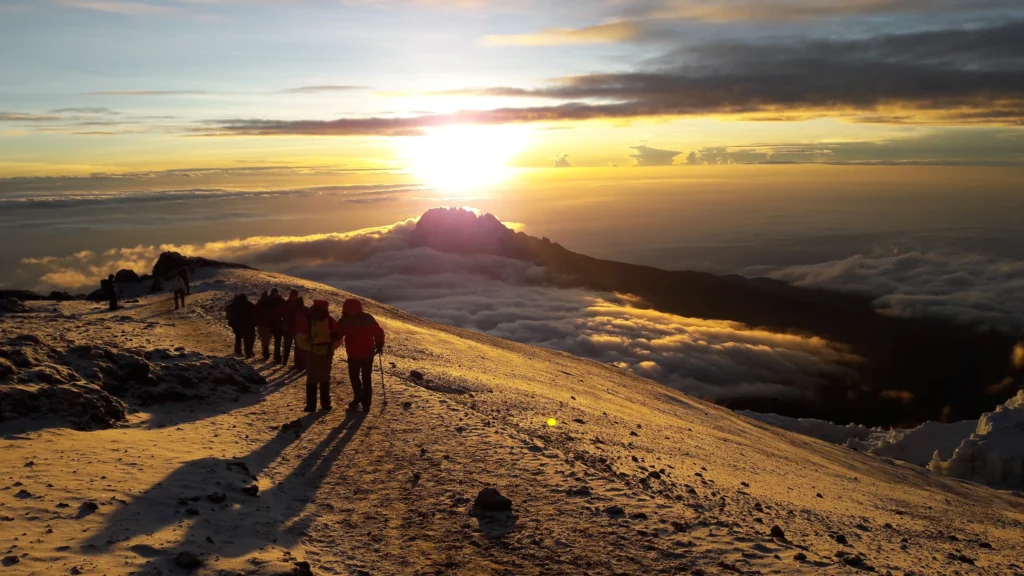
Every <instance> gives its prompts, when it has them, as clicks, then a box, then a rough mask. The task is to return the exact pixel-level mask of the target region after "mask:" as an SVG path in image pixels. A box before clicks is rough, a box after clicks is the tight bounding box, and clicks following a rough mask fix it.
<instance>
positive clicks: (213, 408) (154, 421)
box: [143, 366, 305, 428]
mask: <svg viewBox="0 0 1024 576" xmlns="http://www.w3.org/2000/svg"><path fill="white" fill-rule="evenodd" d="M255 368H256V369H257V370H259V371H260V372H262V373H263V374H264V376H266V377H267V385H266V386H264V387H263V388H262V389H261V390H259V391H258V392H252V393H247V394H240V395H239V397H238V400H237V401H236V402H230V407H229V408H226V407H225V404H224V403H223V402H201V401H190V402H180V403H174V402H171V403H166V404H153V405H150V406H145V407H143V409H144V410H145V411H146V412H148V413H149V414H150V415H151V416H150V418H149V420H147V421H146V424H145V426H146V427H147V428H167V427H169V426H178V425H180V424H185V423H188V422H195V421H198V420H205V419H206V418H211V417H213V416H219V415H221V414H224V413H225V412H228V411H232V410H237V409H239V408H244V407H248V406H252V405H254V404H259V403H260V402H262V401H263V400H264V399H265V398H266V397H267V396H270V395H271V394H273V393H275V392H277V391H278V390H281V389H282V388H284V387H285V386H288V385H289V384H292V383H294V382H296V381H298V380H299V379H301V378H304V377H305V373H304V372H288V371H278V373H277V374H274V373H273V371H271V372H270V373H269V374H268V373H267V372H266V371H265V370H264V369H262V368H261V367H260V366H255Z"/></svg>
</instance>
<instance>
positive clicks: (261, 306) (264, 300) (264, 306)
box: [256, 290, 271, 360]
mask: <svg viewBox="0 0 1024 576" xmlns="http://www.w3.org/2000/svg"><path fill="white" fill-rule="evenodd" d="M269 300H270V294H267V291H266V290H264V291H263V293H262V294H260V299H259V300H257V301H256V334H257V335H258V336H259V337H260V347H261V348H262V352H263V360H270V337H271V333H270V302H269Z"/></svg>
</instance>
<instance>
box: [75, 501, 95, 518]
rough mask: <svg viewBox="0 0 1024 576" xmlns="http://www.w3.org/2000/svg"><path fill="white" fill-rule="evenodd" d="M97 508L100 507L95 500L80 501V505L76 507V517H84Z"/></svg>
mask: <svg viewBox="0 0 1024 576" xmlns="http://www.w3.org/2000/svg"><path fill="white" fill-rule="evenodd" d="M99 509H100V505H99V504H97V503H95V502H92V501H88V502H82V505H81V506H79V507H78V515H77V517H78V518H85V517H86V516H88V515H90V514H92V513H94V512H96V511H97V510H99Z"/></svg>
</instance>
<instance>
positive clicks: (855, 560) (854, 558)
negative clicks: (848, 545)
mask: <svg viewBox="0 0 1024 576" xmlns="http://www.w3.org/2000/svg"><path fill="white" fill-rule="evenodd" d="M843 564H846V565H847V566H853V567H854V568H863V567H864V566H865V563H864V559H863V558H861V557H860V556H858V555H856V554H851V555H849V556H844V557H843Z"/></svg>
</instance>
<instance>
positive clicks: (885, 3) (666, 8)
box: [649, 0, 1020, 22]
mask: <svg viewBox="0 0 1024 576" xmlns="http://www.w3.org/2000/svg"><path fill="white" fill-rule="evenodd" d="M1019 8H1020V3H1019V2H1016V1H1015V0H829V1H825V2H822V1H817V0H713V1H708V0H660V1H659V2H658V3H657V6H656V7H654V8H653V9H652V10H651V11H650V13H649V16H650V17H652V18H655V19H662V20H666V19H667V20H675V19H686V20H704V21H711V22H737V21H794V20H796V21H800V20H812V19H819V18H832V17H840V16H858V15H884V14H901V13H936V12H972V11H984V10H1000V9H1011V10H1012V9H1019Z"/></svg>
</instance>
